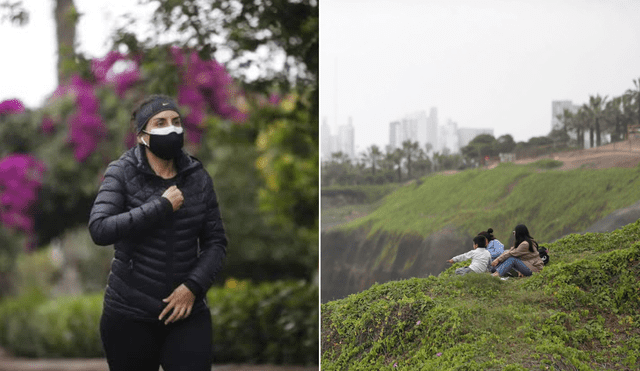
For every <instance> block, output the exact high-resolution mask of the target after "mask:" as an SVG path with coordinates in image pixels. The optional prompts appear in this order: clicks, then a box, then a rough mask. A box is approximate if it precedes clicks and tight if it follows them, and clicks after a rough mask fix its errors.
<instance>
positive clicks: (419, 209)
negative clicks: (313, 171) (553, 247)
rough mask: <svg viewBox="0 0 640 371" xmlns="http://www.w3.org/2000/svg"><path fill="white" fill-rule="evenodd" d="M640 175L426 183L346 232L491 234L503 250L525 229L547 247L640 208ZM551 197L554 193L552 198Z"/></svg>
mask: <svg viewBox="0 0 640 371" xmlns="http://www.w3.org/2000/svg"><path fill="white" fill-rule="evenodd" d="M639 186H640V168H638V167H636V168H634V169H631V170H630V169H623V168H610V169H600V170H586V169H576V170H571V171H562V172H560V171H556V170H549V171H544V172H539V171H537V170H536V169H533V168H531V167H529V166H519V165H514V164H501V165H500V166H498V167H496V168H494V169H491V170H482V169H473V170H465V171H463V172H460V173H457V174H452V175H444V174H437V175H432V176H428V177H426V178H423V179H422V183H421V184H420V185H419V186H414V185H406V186H404V187H400V188H398V189H397V190H396V191H395V192H393V193H392V194H390V195H388V196H387V197H385V198H384V201H383V203H382V205H381V206H380V207H379V208H378V209H377V210H376V211H374V212H372V213H370V214H369V215H367V216H366V217H363V218H360V219H357V220H354V221H353V222H351V223H349V224H347V225H345V226H344V227H343V228H345V229H349V230H353V229H356V228H363V227H365V228H368V230H369V235H370V236H371V235H373V234H374V233H376V232H379V231H384V232H390V233H394V234H398V233H401V234H420V235H429V234H430V233H433V232H435V231H438V230H441V229H442V228H444V227H445V226H447V225H453V226H455V227H458V228H461V229H462V230H463V231H464V232H467V233H469V234H475V233H477V232H478V231H481V230H486V229H487V228H489V227H492V228H493V229H494V230H495V232H494V235H495V236H496V238H498V239H499V240H500V241H502V242H503V243H504V244H505V245H506V244H508V241H509V238H511V234H510V232H511V231H512V230H513V227H514V226H516V225H517V224H520V223H524V224H526V225H527V227H528V228H529V231H531V233H532V235H533V236H534V237H535V238H536V240H537V241H540V242H545V241H549V240H552V239H553V238H557V237H560V236H562V235H565V234H567V233H571V232H577V231H581V230H584V229H586V228H587V227H588V226H589V225H591V224H593V223H594V222H595V221H597V220H599V219H601V218H603V217H604V216H606V215H608V214H609V213H611V212H613V211H614V210H617V209H620V208H623V207H626V206H629V205H631V204H633V203H634V202H636V201H638V200H640V187H639ZM550 190H553V191H552V192H550Z"/></svg>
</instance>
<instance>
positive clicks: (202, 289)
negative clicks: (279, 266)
mask: <svg viewBox="0 0 640 371" xmlns="http://www.w3.org/2000/svg"><path fill="white" fill-rule="evenodd" d="M206 177H207V183H206V190H205V192H207V194H208V197H207V210H206V216H205V221H204V224H203V226H202V229H201V231H200V235H199V245H200V256H199V258H198V263H197V264H196V266H195V267H194V268H193V270H192V271H191V273H189V276H188V277H187V282H189V281H192V282H195V283H196V284H197V285H198V286H199V287H198V288H197V289H196V290H195V292H194V293H206V292H207V291H208V290H209V288H210V287H211V285H212V284H213V281H214V279H215V278H216V276H217V274H218V273H219V272H220V270H221V269H222V265H223V263H224V259H225V257H226V255H227V236H226V234H225V231H224V225H223V223H222V217H221V215H220V208H219V205H218V199H217V197H216V193H215V191H214V189H213V181H212V180H211V177H210V176H209V174H206ZM187 286H189V285H187ZM190 289H191V291H194V290H193V289H192V288H190Z"/></svg>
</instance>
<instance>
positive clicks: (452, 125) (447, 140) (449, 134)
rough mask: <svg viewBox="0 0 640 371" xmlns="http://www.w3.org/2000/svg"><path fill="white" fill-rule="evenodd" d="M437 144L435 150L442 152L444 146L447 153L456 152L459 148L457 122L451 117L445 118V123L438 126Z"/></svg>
mask: <svg viewBox="0 0 640 371" xmlns="http://www.w3.org/2000/svg"><path fill="white" fill-rule="evenodd" d="M438 134H439V135H438V146H437V147H436V148H437V151H438V152H440V153H442V152H444V151H445V148H446V149H447V150H448V152H449V153H457V152H459V150H460V145H459V140H458V124H457V123H456V122H454V121H452V120H451V119H449V120H447V124H446V125H444V126H440V127H439V130H438Z"/></svg>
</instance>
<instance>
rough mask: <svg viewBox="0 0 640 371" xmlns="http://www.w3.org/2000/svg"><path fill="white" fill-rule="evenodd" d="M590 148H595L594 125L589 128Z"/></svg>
mask: <svg viewBox="0 0 640 371" xmlns="http://www.w3.org/2000/svg"><path fill="white" fill-rule="evenodd" d="M589 148H593V127H590V128H589Z"/></svg>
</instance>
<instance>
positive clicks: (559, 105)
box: [551, 100, 580, 130]
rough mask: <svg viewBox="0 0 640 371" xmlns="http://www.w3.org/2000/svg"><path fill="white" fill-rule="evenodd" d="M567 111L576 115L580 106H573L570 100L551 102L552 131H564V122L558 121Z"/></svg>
mask: <svg viewBox="0 0 640 371" xmlns="http://www.w3.org/2000/svg"><path fill="white" fill-rule="evenodd" d="M565 109H566V110H569V112H571V113H576V112H578V110H579V109H580V106H579V105H575V104H573V103H572V102H571V101H570V100H554V101H552V102H551V130H556V129H562V122H561V121H560V120H558V115H562V114H564V110H565Z"/></svg>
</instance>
